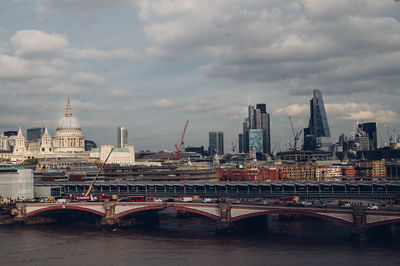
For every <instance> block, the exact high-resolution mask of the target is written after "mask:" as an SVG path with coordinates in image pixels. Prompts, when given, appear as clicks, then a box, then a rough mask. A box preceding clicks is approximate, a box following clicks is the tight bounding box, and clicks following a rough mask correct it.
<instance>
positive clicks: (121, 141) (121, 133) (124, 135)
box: [117, 127, 128, 148]
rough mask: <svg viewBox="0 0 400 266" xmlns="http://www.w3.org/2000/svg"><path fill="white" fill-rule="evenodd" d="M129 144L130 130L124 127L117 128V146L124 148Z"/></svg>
mask: <svg viewBox="0 0 400 266" xmlns="http://www.w3.org/2000/svg"><path fill="white" fill-rule="evenodd" d="M125 145H128V130H127V129H126V128H124V127H118V128H117V147H118V148H123V147H124V146H125Z"/></svg>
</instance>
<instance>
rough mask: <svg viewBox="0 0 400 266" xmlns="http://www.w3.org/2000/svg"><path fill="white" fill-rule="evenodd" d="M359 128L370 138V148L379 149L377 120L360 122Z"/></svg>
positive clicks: (371, 149)
mask: <svg viewBox="0 0 400 266" xmlns="http://www.w3.org/2000/svg"><path fill="white" fill-rule="evenodd" d="M358 128H359V129H361V130H362V131H364V132H365V133H367V135H368V139H369V150H370V151H376V150H377V149H378V140H377V133H376V122H368V123H362V124H358Z"/></svg>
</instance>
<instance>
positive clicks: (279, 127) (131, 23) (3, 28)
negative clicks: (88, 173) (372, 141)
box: [0, 0, 400, 151]
mask: <svg viewBox="0 0 400 266" xmlns="http://www.w3.org/2000/svg"><path fill="white" fill-rule="evenodd" d="M95 2H96V3H94V1H87V0H82V1H52V0H38V1H23V0H21V1H2V3H1V4H0V8H1V10H7V13H4V14H3V15H2V16H1V17H0V73H1V74H0V81H1V82H0V112H1V114H2V115H1V117H0V131H6V130H17V129H18V127H19V126H21V127H22V128H24V129H27V128H34V127H45V126H47V127H48V128H49V131H50V132H51V135H53V134H54V132H55V128H56V123H57V121H58V119H59V117H62V115H63V113H64V104H65V99H66V98H67V97H68V96H70V97H71V104H72V106H73V109H74V116H76V117H77V118H78V119H79V121H80V123H81V127H82V130H83V132H84V134H85V136H87V138H88V139H91V140H94V141H95V142H96V143H97V144H105V143H111V144H112V143H115V128H116V127H118V126H119V125H124V127H126V128H127V129H128V131H130V132H131V134H130V135H129V141H128V143H131V144H133V145H135V147H136V150H137V151H139V150H147V149H150V150H154V151H157V150H163V149H168V150H171V151H173V150H174V144H175V143H176V142H177V140H179V138H180V136H181V132H182V129H183V127H184V123H185V121H186V120H190V125H189V127H188V129H187V134H186V136H185V145H186V146H200V145H206V144H207V143H208V132H209V131H223V132H224V138H225V150H230V149H229V145H230V143H231V142H233V141H234V142H236V143H237V136H238V134H239V133H240V132H241V131H242V121H243V119H244V118H245V117H246V116H247V107H248V105H255V104H257V103H266V106H267V110H268V112H269V113H270V114H271V144H272V143H273V142H274V141H277V140H278V139H279V138H281V142H282V147H281V148H282V149H284V148H285V147H284V145H285V144H287V143H289V142H290V141H292V135H291V130H290V124H289V121H288V116H289V115H290V116H291V117H292V119H293V123H294V126H295V128H296V129H301V128H305V127H307V124H308V118H309V99H310V96H311V95H312V91H313V90H314V89H319V90H321V91H322V93H323V95H324V103H325V108H326V113H327V117H328V121H329V125H330V129H331V135H332V137H331V141H335V142H336V141H337V138H338V136H339V135H340V134H342V133H344V134H345V135H350V133H351V132H352V131H353V128H354V125H355V124H356V121H357V120H358V121H359V122H360V123H366V122H375V121H376V122H377V123H378V128H379V129H378V131H379V130H381V131H382V129H383V130H384V131H382V132H380V133H379V132H378V134H381V135H382V136H380V137H379V136H378V142H379V143H380V145H382V140H381V138H383V139H387V136H386V132H385V129H384V128H383V125H387V127H389V128H397V129H398V128H399V120H400V119H399V113H400V107H399V106H398V101H399V100H400V92H399V89H398V84H399V82H398V81H399V78H400V77H399V76H398V73H399V71H400V48H399V47H400V25H399V24H400V23H399V21H398V17H397V16H398V14H399V11H400V5H399V3H396V2H395V1H391V0H387V1H379V3H377V2H376V1H369V0H365V1H361V2H357V3H354V2H352V1H347V2H346V1H341V2H337V1H327V2H324V3H319V1H311V0H299V1H284V2H282V3H281V2H276V1H270V2H268V3H265V1H260V2H257V1H184V0H174V1H151V2H149V1H128V0H126V1H122V0H121V1H108V0H102V1H95ZM338 21H339V22H338ZM265 25H268V26H265ZM371 33H374V34H371ZM105 36H106V37H105Z"/></svg>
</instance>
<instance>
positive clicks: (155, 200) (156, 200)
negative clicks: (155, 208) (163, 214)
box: [153, 199, 163, 202]
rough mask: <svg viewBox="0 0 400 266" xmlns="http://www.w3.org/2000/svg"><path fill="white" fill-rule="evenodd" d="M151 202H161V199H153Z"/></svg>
mask: <svg viewBox="0 0 400 266" xmlns="http://www.w3.org/2000/svg"><path fill="white" fill-rule="evenodd" d="M153 201H154V202H163V200H162V199H154V200H153Z"/></svg>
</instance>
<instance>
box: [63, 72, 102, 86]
mask: <svg viewBox="0 0 400 266" xmlns="http://www.w3.org/2000/svg"><path fill="white" fill-rule="evenodd" d="M71 81H72V82H73V83H75V84H78V85H84V86H104V85H105V84H106V79H105V78H104V77H103V76H100V75H98V74H94V73H85V72H77V73H74V74H72V76H71Z"/></svg>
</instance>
